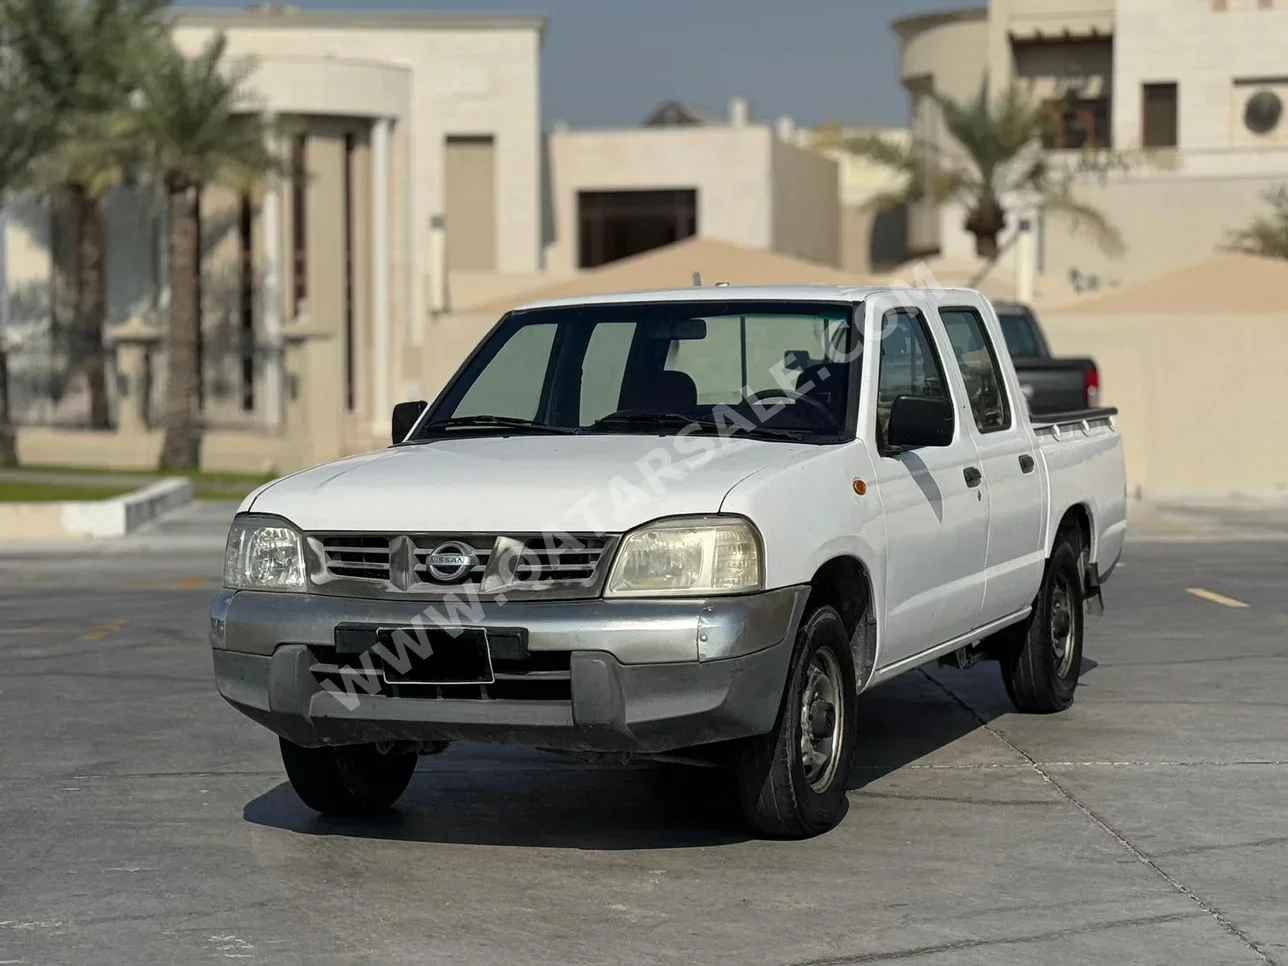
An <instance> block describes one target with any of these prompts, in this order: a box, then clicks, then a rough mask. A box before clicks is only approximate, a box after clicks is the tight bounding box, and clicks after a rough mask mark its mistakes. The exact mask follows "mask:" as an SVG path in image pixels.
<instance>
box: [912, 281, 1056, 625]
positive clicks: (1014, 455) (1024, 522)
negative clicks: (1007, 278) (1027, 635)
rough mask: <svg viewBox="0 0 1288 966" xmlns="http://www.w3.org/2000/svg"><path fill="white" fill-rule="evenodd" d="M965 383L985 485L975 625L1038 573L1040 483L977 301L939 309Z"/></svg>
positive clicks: (988, 322) (1029, 438)
mask: <svg viewBox="0 0 1288 966" xmlns="http://www.w3.org/2000/svg"><path fill="white" fill-rule="evenodd" d="M938 311H939V317H940V320H941V321H942V322H943V326H944V331H945V332H946V333H947V335H948V341H949V342H950V343H951V344H952V351H953V355H954V357H955V358H956V360H957V366H958V370H959V371H960V373H961V376H962V381H963V383H964V384H965V389H966V397H967V403H968V407H967V423H968V427H967V428H968V431H969V433H970V435H971V437H972V439H973V441H974V444H975V449H976V453H977V457H978V461H979V467H980V469H981V471H982V472H983V474H984V484H985V486H986V487H987V488H988V501H989V524H988V553H987V558H986V562H985V572H984V601H983V608H982V610H981V612H980V618H981V623H983V624H987V623H989V622H990V621H994V620H997V619H999V618H1002V617H1005V616H1007V615H1008V614H1013V613H1014V612H1015V611H1017V610H1020V609H1021V608H1023V607H1026V606H1028V605H1029V604H1030V603H1032V599H1033V592H1034V588H1036V587H1037V585H1038V581H1039V579H1040V575H1041V573H1042V567H1043V560H1044V555H1043V553H1042V521H1043V518H1044V513H1045V507H1044V505H1043V504H1044V500H1045V492H1046V490H1045V487H1044V486H1043V483H1042V474H1041V471H1040V467H1039V466H1038V459H1039V456H1038V453H1037V443H1036V439H1035V438H1034V436H1033V433H1032V430H1031V429H1030V428H1029V424H1028V421H1027V420H1026V419H1025V418H1024V417H1023V415H1022V412H1023V405H1024V404H1023V402H1022V399H1023V397H1022V396H1020V395H1019V394H1018V393H1016V392H1015V391H1014V388H1013V386H1012V385H1011V384H1010V382H1009V381H1008V379H1007V378H1006V369H1005V367H1004V363H1003V362H1002V358H1001V356H1000V355H999V352H1001V351H1004V346H1005V343H1004V342H1003V340H1002V335H1001V331H1000V329H999V328H998V327H997V325H996V323H995V321H994V320H993V319H991V318H990V315H991V313H988V312H987V311H986V310H985V309H984V308H983V306H982V305H977V304H971V300H967V299H966V298H965V297H963V298H962V301H961V302H960V303H954V302H953V301H948V302H944V303H941V304H940V306H939V310H938Z"/></svg>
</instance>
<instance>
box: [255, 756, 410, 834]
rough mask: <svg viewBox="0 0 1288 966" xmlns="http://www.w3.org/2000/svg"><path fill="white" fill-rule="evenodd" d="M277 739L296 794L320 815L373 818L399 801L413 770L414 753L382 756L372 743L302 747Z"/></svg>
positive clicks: (287, 773)
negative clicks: (370, 816)
mask: <svg viewBox="0 0 1288 966" xmlns="http://www.w3.org/2000/svg"><path fill="white" fill-rule="evenodd" d="M278 740H279V743H280V744H281V747H282V764H284V765H285V766H286V775H287V777H288V778H289V779H290V780H291V787H292V788H294V789H295V794H297V795H299V796H300V800H301V801H302V802H304V804H305V805H307V806H308V807H309V808H311V809H313V811H315V812H321V813H322V814H323V815H343V816H353V817H356V816H369V815H377V814H379V813H380V812H383V811H385V810H386V809H388V808H389V807H390V806H391V805H393V804H394V802H396V801H398V799H399V797H400V796H401V795H402V793H403V792H404V791H406V790H407V785H408V783H409V782H410V781H411V776H412V772H414V771H415V770H416V761H417V758H418V756H417V755H415V754H405V753H404V754H383V753H381V752H380V751H379V750H378V749H377V748H376V746H375V745H344V746H341V747H338V748H302V747H300V746H299V745H297V744H294V743H293V742H290V741H287V740H286V739H285V738H280V739H278Z"/></svg>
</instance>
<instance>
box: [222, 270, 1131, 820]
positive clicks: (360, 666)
mask: <svg viewBox="0 0 1288 966" xmlns="http://www.w3.org/2000/svg"><path fill="white" fill-rule="evenodd" d="M1023 399H1024V397H1023V395H1022V393H1021V391H1020V386H1019V384H1018V381H1017V379H1016V375H1015V370H1014V368H1013V367H1012V364H1011V361H1010V357H1009V355H1008V354H1007V352H1006V351H1005V349H1004V347H1003V342H1002V336H1001V331H1000V328H999V325H998V321H997V318H996V316H995V314H994V312H993V310H992V308H991V307H990V305H989V303H988V302H987V301H986V300H985V299H984V298H983V297H981V296H980V295H979V294H978V293H976V292H973V291H967V290H934V291H928V290H900V289H888V288H853V289H851V288H836V287H817V286H806V287H781V288H769V287H763V288H761V287H756V288H731V287H727V286H725V287H720V286H717V287H695V288H691V289H682V290H676V291H667V292H652V293H642V294H626V295H613V296H604V297H598V298H590V299H580V300H566V301H553V302H544V303H539V304H533V305H529V306H526V307H523V308H521V309H518V310H516V311H514V312H511V313H509V314H507V315H506V316H505V317H504V318H502V319H501V321H500V322H499V323H498V324H497V325H496V327H495V328H494V329H493V330H492V331H491V332H490V333H489V334H488V335H487V336H486V338H484V340H483V341H482V342H481V343H480V345H479V346H478V347H477V348H476V349H475V350H474V352H473V354H472V355H470V357H469V358H468V359H467V360H466V361H465V362H464V364H463V365H462V366H461V368H460V369H459V371H458V372H457V373H456V375H455V376H454V377H453V378H452V379H451V381H450V382H449V383H448V384H447V386H446V388H445V389H444V390H443V391H442V393H441V394H440V395H439V397H438V398H437V400H436V401H435V402H434V403H433V404H432V405H428V404H426V403H403V404H401V405H399V406H398V407H397V408H396V410H395V412H394V415H393V441H394V445H393V446H392V447H391V448H388V449H385V450H382V451H379V452H375V453H369V454H366V455H363V456H356V457H352V458H348V459H342V460H340V461H338V462H335V463H330V464H327V465H324V466H319V467H316V468H314V469H310V470H307V471H304V472H302V473H297V474H295V475H293V476H288V477H286V478H284V479H281V480H278V481H276V482H273V483H270V484H268V485H266V486H264V487H262V488H260V489H259V490H258V491H256V492H255V493H253V494H252V495H251V496H250V497H249V498H247V499H246V501H245V503H244V504H243V505H242V506H241V509H240V512H239V513H238V515H237V517H236V519H235V521H234V523H233V526H232V530H231V533H230V535H229V539H228V548H227V554H226V560H225V573H224V590H223V591H222V592H221V593H220V594H219V596H218V598H217V599H216V601H215V604H214V608H213V612H212V615H211V630H210V638H211V644H212V646H213V654H214V667H215V677H216V681H217V684H218V688H219V691H220V693H221V694H223V696H224V697H225V698H226V699H227V700H228V701H229V702H231V703H232V704H233V705H234V706H235V707H236V708H238V709H239V710H241V711H243V712H244V713H245V714H247V715H249V716H250V717H251V718H253V719H254V720H256V721H258V722H260V723H261V724H263V725H265V726H266V727H268V728H269V729H271V730H272V731H274V732H276V733H277V734H278V735H279V736H280V742H281V751H282V757H283V760H284V763H285V767H286V772H287V775H288V776H289V778H290V780H291V783H292V785H293V786H294V788H295V790H296V791H297V793H298V794H299V795H300V797H301V798H302V799H303V801H304V802H305V803H306V804H307V805H309V806H310V807H312V808H314V809H316V810H318V811H321V812H324V813H337V814H363V813H370V812H373V811H378V810H381V809H385V808H388V807H389V806H391V805H392V804H393V803H394V802H395V801H396V800H397V799H398V798H399V796H400V795H401V794H402V792H403V791H404V790H405V788H406V787H407V784H408V782H409V781H410V779H411V775H412V772H413V770H414V768H415V766H416V761H417V756H418V755H423V754H432V753H435V752H437V751H441V750H442V749H443V748H444V747H446V745H447V743H448V742H451V741H454V740H466V741H485V742H505V743H514V744H521V745H527V746H531V747H535V748H541V749H548V750H555V751H564V752H573V753H579V754H587V755H611V756H614V757H621V758H626V757H640V758H660V759H663V760H672V761H699V760H701V761H704V762H705V763H707V764H708V765H709V764H711V763H713V762H715V763H718V764H721V765H723V766H726V767H728V769H729V773H730V780H731V782H733V785H734V788H736V791H737V795H738V800H739V802H740V803H741V808H742V812H743V814H744V816H745V818H746V819H747V820H748V821H749V822H750V824H751V825H752V826H753V827H754V828H755V829H757V830H759V831H760V832H761V833H762V834H766V835H776V836H809V835H814V834H818V833H820V832H823V831H825V830H827V829H829V828H831V827H833V826H834V825H835V824H836V823H837V822H839V821H840V820H841V818H842V816H843V815H844V814H845V808H846V798H845V793H846V785H847V779H848V777H849V776H848V770H849V764H850V761H851V758H852V753H853V748H854V744H855V742H856V740H858V735H857V734H856V724H855V722H856V715H855V703H856V700H857V699H858V698H859V695H861V694H862V693H863V692H864V691H866V690H868V689H870V688H872V687H875V686H876V685H878V684H880V683H881V682H883V681H887V680H889V679H891V678H893V677H895V676H896V675H899V674H902V673H904V672H905V671H909V670H912V669H913V668H916V667H918V666H919V665H923V664H926V663H928V662H935V661H938V662H940V663H951V664H955V665H960V666H966V665H968V664H971V663H974V661H976V660H978V659H980V658H991V659H995V660H997V661H998V662H999V663H1000V666H1001V671H1002V675H1001V676H1002V681H1003V683H1004V684H1005V687H1006V689H1007V691H1008V692H1009V694H1010V697H1011V699H1012V700H1013V702H1014V704H1015V706H1016V707H1017V708H1018V709H1019V710H1021V711H1025V712H1038V713H1042V712H1054V711H1060V710H1062V709H1064V708H1067V707H1068V706H1069V704H1070V703H1071V702H1072V701H1073V696H1074V689H1075V687H1076V686H1077V683H1078V675H1079V671H1080V668H1081V663H1082V637H1083V616H1084V612H1085V609H1086V608H1084V603H1087V602H1091V603H1092V604H1098V603H1099V601H1100V585H1101V582H1102V581H1103V580H1105V578H1106V577H1107V576H1108V575H1109V573H1110V571H1112V570H1113V568H1114V566H1115V564H1116V563H1117V561H1118V558H1119V554H1120V553H1121V551H1122V547H1123V540H1124V536H1125V533H1126V486H1125V482H1124V469H1123V450H1122V441H1121V438H1120V437H1119V434H1118V432H1117V430H1116V428H1115V425H1114V414H1115V411H1114V410H1112V409H1096V410H1087V411H1080V412H1072V413H1067V414H1060V415H1053V416H1045V417H1043V418H1042V419H1040V420H1037V419H1031V418H1030V417H1029V415H1028V413H1027V411H1026V407H1025V405H1024V402H1023Z"/></svg>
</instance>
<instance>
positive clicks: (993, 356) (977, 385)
mask: <svg viewBox="0 0 1288 966" xmlns="http://www.w3.org/2000/svg"><path fill="white" fill-rule="evenodd" d="M939 317H940V319H942V320H943V323H944V328H945V329H946V330H947V332H948V341H949V342H951V343H952V345H953V354H954V355H955V356H956V357H957V364H958V366H960V368H961V373H962V380H963V381H964V382H965V383H966V395H967V398H969V399H970V409H971V413H972V414H974V416H975V427H976V428H977V429H978V430H979V431H980V432H981V433H996V432H999V431H1001V430H1004V429H1010V428H1011V404H1010V401H1009V400H1008V399H1007V397H1006V383H1005V381H1004V379H1003V376H1002V366H1001V364H1000V363H999V362H998V360H997V351H996V350H995V349H994V348H993V340H992V339H991V338H989V335H988V329H987V328H986V327H985V325H984V318H983V316H981V315H980V314H979V312H978V311H976V310H975V309H973V308H942V309H940V310H939Z"/></svg>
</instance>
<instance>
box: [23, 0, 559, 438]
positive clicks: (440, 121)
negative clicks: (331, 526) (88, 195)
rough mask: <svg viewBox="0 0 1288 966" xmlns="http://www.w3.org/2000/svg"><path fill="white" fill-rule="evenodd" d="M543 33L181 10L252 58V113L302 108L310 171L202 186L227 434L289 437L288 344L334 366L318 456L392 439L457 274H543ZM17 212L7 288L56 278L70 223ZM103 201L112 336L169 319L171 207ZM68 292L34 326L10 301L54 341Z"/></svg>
mask: <svg viewBox="0 0 1288 966" xmlns="http://www.w3.org/2000/svg"><path fill="white" fill-rule="evenodd" d="M544 26H545V22H544V19H543V18H542V17H538V16H528V15H509V14H505V15H465V14H444V13H424V12H415V13H351V12H346V13H323V12H301V11H297V10H293V9H290V8H283V7H280V6H273V7H263V8H257V9H253V10H249V11H241V12H195V11H193V12H186V11H185V12H179V13H177V14H176V15H175V25H174V33H175V37H176V40H177V42H178V44H179V45H180V47H181V48H183V49H185V50H187V51H192V52H196V51H197V50H199V49H200V48H201V46H202V45H203V44H204V43H205V42H206V41H207V40H208V39H210V38H211V37H212V36H213V35H214V34H215V33H216V32H217V31H223V32H224V33H225V34H226V36H227V38H228V52H229V58H230V60H231V61H233V62H244V63H250V64H253V70H252V72H251V74H250V76H249V79H248V87H249V89H250V92H251V94H252V97H253V105H252V106H253V108H254V109H255V110H258V111H261V112H263V113H265V114H267V115H273V116H275V117H277V118H279V119H282V120H283V121H284V122H286V124H287V125H288V127H289V129H290V130H291V134H290V136H289V137H287V138H283V139H280V140H281V141H282V143H280V144H278V145H277V147H278V149H279V151H280V152H281V153H282V154H283V156H284V157H289V158H291V159H292V160H293V161H294V162H296V163H297V164H298V165H299V166H300V167H301V168H302V169H303V170H304V171H305V172H306V175H305V176H303V177H298V178H287V179H275V180H273V181H272V182H270V183H267V184H264V185H263V186H262V187H261V189H260V190H258V191H256V192H254V193H253V194H252V195H249V196H246V197H237V196H236V195H234V194H232V193H231V192H229V191H226V190H221V189H211V190H208V191H207V192H206V195H205V197H204V198H203V200H202V215H203V241H204V246H205V249H206V279H205V282H204V295H205V304H204V308H203V326H204V330H205V347H206V350H207V351H206V361H205V366H204V369H205V371H204V383H205V386H204V388H205V393H204V399H203V411H204V416H205V421H206V425H207V426H208V427H211V428H218V429H250V428H257V429H267V430H270V431H274V430H278V429H280V426H281V424H282V420H283V418H284V410H285V408H286V407H287V405H288V402H289V399H288V397H289V395H290V392H291V385H290V380H289V379H288V378H287V374H286V373H285V372H284V370H283V366H284V365H285V364H286V363H285V353H286V349H285V345H286V343H287V342H291V343H292V344H300V345H307V346H311V347H312V348H308V349H305V350H301V351H306V352H308V353H313V355H316V357H317V361H318V363H319V364H321V363H322V362H323V359H324V358H325V360H327V362H326V365H328V366H333V369H332V371H331V373H330V374H329V376H327V377H326V378H325V379H320V380H319V381H320V382H324V383H326V384H327V385H328V392H329V396H327V397H325V398H320V399H319V400H316V401H315V402H316V404H317V405H321V406H323V407H324V412H323V413H319V414H317V418H316V419H315V424H314V425H313V426H312V427H311V429H310V432H311V433H313V434H314V435H315V439H314V442H315V443H316V451H317V454H318V456H319V458H326V457H328V456H334V455H339V454H340V453H341V452H346V451H352V450H354V449H359V448H363V447H365V446H367V445H370V444H371V443H372V442H373V441H380V440H382V439H383V437H384V436H385V434H386V428H385V427H386V425H387V420H388V414H389V411H390V409H391V407H392V405H393V403H394V402H396V401H398V400H399V399H402V398H406V397H407V396H415V395H419V394H420V393H421V392H422V389H421V387H420V379H421V360H422V356H423V355H424V354H425V353H426V352H428V351H430V350H429V349H428V348H427V347H426V345H425V333H426V326H427V324H428V321H429V319H430V318H431V317H432V315H433V314H434V313H435V312H436V311H441V310H443V309H444V308H445V307H446V299H447V292H448V289H449V285H448V277H447V275H448V271H449V270H464V271H476V272H486V273H495V274H507V273H508V274H515V275H520V276H525V277H531V276H532V275H533V274H534V273H536V272H537V271H538V270H539V269H540V267H541V260H542V197H541V190H542V186H541V178H540V169H541V164H540V145H541V134H540V105H539V93H538V91H539V74H540V49H541V41H542V35H543V31H544ZM15 208H16V209H17V211H16V213H15V212H11V215H13V217H10V218H9V219H8V227H7V230H6V238H5V242H6V244H5V249H6V253H7V258H6V269H7V280H8V285H9V289H10V292H11V293H13V292H16V291H26V290H30V289H33V288H34V289H39V288H40V287H42V286H43V287H44V288H45V289H46V290H48V289H49V288H50V286H51V283H52V280H53V279H55V278H56V277H57V276H58V274H59V273H58V272H57V271H55V266H56V265H57V266H60V267H61V269H62V270H63V271H68V272H69V271H70V269H71V268H72V267H73V265H74V262H73V261H72V260H73V259H74V251H72V250H71V246H70V244H69V238H68V234H69V233H68V232H67V230H66V229H67V227H68V226H66V225H63V224H61V223H60V220H59V219H58V218H55V217H52V216H51V213H50V211H49V210H48V208H47V206H44V205H41V204H34V203H30V202H29V203H26V204H25V205H24V204H20V205H17V206H15ZM105 209H106V233H107V241H106V270H107V288H108V298H109V303H110V304H109V329H111V328H112V327H119V326H124V325H128V324H130V323H134V325H135V326H146V325H148V324H149V323H158V322H159V319H160V317H161V315H162V312H163V310H164V305H165V299H166V295H165V292H164V280H165V277H166V270H165V266H164V264H163V259H164V248H165V246H164V244H162V239H163V238H164V237H165V230H166V229H165V225H164V212H159V211H157V210H156V208H155V205H154V204H153V203H151V202H149V201H147V200H146V199H143V198H141V197H139V195H138V194H137V193H132V192H130V191H129V190H120V191H117V192H115V193H114V194H113V195H112V196H110V197H109V198H108V199H107V202H106V205H105ZM50 301H51V300H50V298H49V297H46V298H45V299H44V301H43V303H42V302H41V300H40V299H36V300H34V301H33V300H29V303H30V308H31V311H32V313H33V314H34V316H35V317H34V318H24V317H23V313H24V311H26V310H25V309H24V308H23V306H22V305H18V306H15V303H14V299H12V298H11V299H10V304H9V308H10V318H11V322H13V324H14V325H15V328H16V329H19V330H25V331H27V332H29V333H31V334H32V338H33V340H34V341H39V333H38V332H36V331H34V330H37V329H38V328H39V327H40V325H41V324H42V323H45V324H47V320H48V317H49V315H50V311H49V309H50V306H49V303H50ZM42 309H43V313H42ZM42 315H43V318H41V316H42ZM110 337H111V336H110V334H109V338H110ZM310 358H311V357H310ZM152 369H153V370H157V371H153V372H150V374H149V377H148V379H149V382H150V383H151V384H152V385H153V386H154V392H153V393H152V398H151V399H148V398H140V397H139V396H138V394H137V393H135V394H134V396H133V404H135V405H139V406H141V407H142V408H143V413H142V418H143V420H144V422H145V424H146V423H149V422H150V421H151V415H152V413H154V412H155V407H156V403H157V399H158V397H159V393H160V388H161V387H160V375H161V374H162V373H163V367H161V366H153V367H152ZM21 376H22V373H21V372H20V373H19V377H21ZM68 397H69V398H64V399H63V400H61V402H60V405H61V406H62V408H63V409H64V410H65V411H66V412H67V415H68V418H71V419H75V415H76V413H75V387H74V386H72V387H69V391H68ZM20 415H21V413H20ZM129 415H131V414H127V418H128V416H129ZM118 416H119V414H118Z"/></svg>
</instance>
